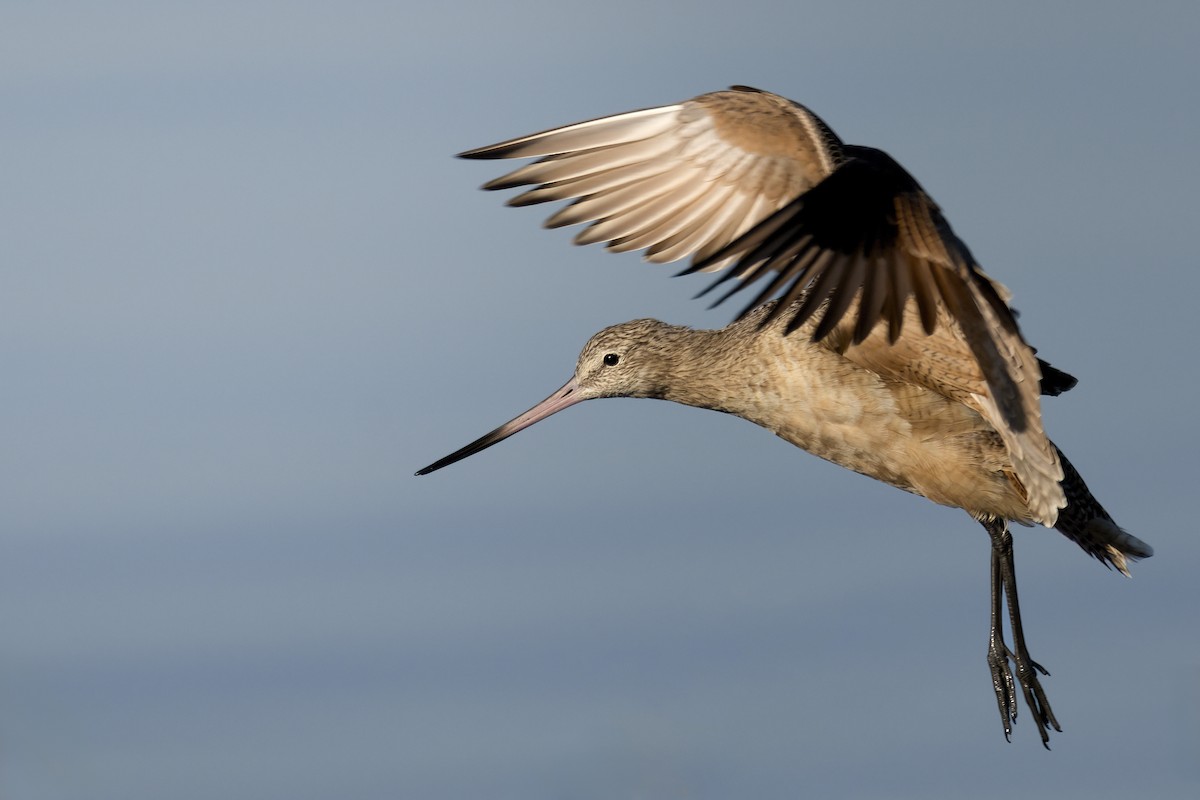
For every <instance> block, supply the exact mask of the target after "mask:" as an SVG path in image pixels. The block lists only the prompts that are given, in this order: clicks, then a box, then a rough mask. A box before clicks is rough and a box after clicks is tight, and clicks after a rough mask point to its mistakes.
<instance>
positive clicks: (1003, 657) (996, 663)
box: [987, 640, 1062, 750]
mask: <svg viewBox="0 0 1200 800" xmlns="http://www.w3.org/2000/svg"><path fill="white" fill-rule="evenodd" d="M987 660H988V668H989V669H990V670H991V673H992V689H993V690H994V691H995V693H996V706H997V707H998V708H999V710H1000V719H1001V722H1002V723H1003V725H1004V738H1005V740H1007V741H1012V726H1013V723H1015V722H1016V721H1017V697H1016V686H1017V685H1019V686H1020V687H1021V693H1022V694H1023V695H1024V697H1025V705H1027V706H1028V707H1029V712H1030V715H1031V716H1032V717H1033V722H1034V724H1035V725H1037V729H1038V735H1039V736H1040V737H1041V739H1042V746H1043V747H1045V748H1046V749H1047V750H1049V749H1050V732H1049V729H1050V728H1053V729H1054V730H1055V731H1057V732H1058V733H1062V728H1061V727H1059V724H1058V720H1057V719H1055V717H1054V711H1053V710H1052V709H1051V708H1050V701H1049V700H1047V699H1046V690H1045V689H1043V688H1042V683H1041V681H1040V680H1039V679H1038V673H1039V672H1040V673H1041V674H1042V675H1045V676H1047V677H1049V675H1050V672H1049V671H1048V670H1047V669H1046V668H1045V667H1043V666H1042V665H1041V664H1039V663H1037V662H1036V661H1034V660H1033V659H1032V658H1030V657H1029V654H1028V653H1026V654H1024V655H1023V656H1022V655H1019V654H1018V653H1014V652H1013V651H1012V650H1010V649H1009V648H1008V646H1007V645H1006V644H1005V643H1004V642H1003V641H995V640H993V641H991V642H989V644H988V656H987ZM1009 661H1011V662H1012V664H1013V666H1015V667H1016V673H1015V675H1014V673H1013V670H1012V669H1010V668H1009Z"/></svg>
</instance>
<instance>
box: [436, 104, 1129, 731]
mask: <svg viewBox="0 0 1200 800" xmlns="http://www.w3.org/2000/svg"><path fill="white" fill-rule="evenodd" d="M460 155H461V156H462V157H464V158H469V159H501V158H534V159H536V160H535V161H533V162H531V163H527V164H525V165H524V166H521V167H520V168H518V169H516V170H514V171H512V172H509V173H508V174H506V175H504V176H502V177H499V178H496V179H495V180H492V181H490V182H489V183H486V184H484V187H483V188H485V189H489V190H497V189H514V188H518V187H528V188H525V189H524V191H523V192H522V193H521V194H518V195H516V196H514V197H512V198H511V199H510V200H509V201H508V204H509V205H513V206H525V205H533V204H538V203H548V202H555V201H571V202H570V203H569V204H567V205H566V206H563V207H561V208H560V209H559V210H558V211H556V212H555V213H554V214H553V215H552V216H551V217H550V218H549V219H548V220H546V225H547V227H552V228H556V227H561V226H566V225H576V224H583V223H588V224H587V227H585V228H583V229H582V230H581V231H580V233H579V234H578V236H576V238H575V242H576V243H578V244H592V243H600V242H603V243H606V247H607V249H609V250H612V251H614V252H624V251H635V250H643V251H644V255H645V258H646V259H647V260H649V261H651V262H656V263H668V262H673V261H678V260H681V259H690V264H689V265H688V266H687V267H686V268H685V269H684V270H683V271H682V272H681V273H679V274H681V275H682V274H688V273H695V272H716V273H719V274H718V276H717V279H716V281H715V282H714V283H712V284H711V285H710V286H709V288H708V289H706V290H705V291H704V292H701V294H704V293H705V292H707V291H709V290H711V289H714V288H717V287H721V288H722V289H724V290H725V291H724V293H723V294H722V295H721V296H720V297H719V299H718V300H717V303H719V302H721V301H723V300H725V299H726V298H728V297H730V296H731V295H734V294H736V293H738V292H740V291H742V290H744V289H746V288H747V287H749V286H751V285H754V284H758V286H757V287H756V288H758V291H757V293H756V294H755V295H754V296H753V299H752V300H751V301H750V302H749V304H748V305H746V307H745V309H744V310H743V311H742V312H741V313H740V314H739V315H738V317H737V319H736V320H735V321H734V322H733V323H731V324H730V325H728V326H727V327H725V328H722V329H720V330H693V329H689V328H684V327H679V326H673V325H668V324H666V323H663V322H659V321H657V320H652V319H641V320H634V321H632V322H625V323H622V324H619V325H614V326H612V327H609V328H606V329H604V330H602V331H600V332H599V333H597V334H596V335H594V336H593V337H592V338H591V339H590V340H589V341H588V342H587V344H586V345H585V346H584V348H583V351H582V353H581V354H580V356H579V360H578V362H577V364H576V367H575V372H574V375H573V376H572V377H571V379H570V380H569V381H567V383H566V384H565V385H564V386H563V387H562V388H560V389H559V390H558V391H556V392H555V393H554V394H552V395H550V396H549V397H548V398H546V399H545V400H544V401H542V402H541V403H539V404H538V405H536V406H534V407H533V408H531V409H529V410H528V411H526V412H525V413H523V414H521V415H520V416H518V417H516V418H515V419H513V420H511V421H510V422H507V423H505V424H504V425H501V426H500V427H499V428H496V429H495V430H494V431H492V432H490V433H488V434H486V435H484V436H483V437H481V438H479V439H477V440H476V441H474V442H472V443H471V444H469V445H467V446H466V447H463V448H462V449H460V450H457V451H455V452H454V453H452V454H450V455H448V456H446V457H445V458H443V459H441V460H439V461H437V462H435V463H433V464H431V465H429V466H428V467H425V468H424V469H422V470H420V471H419V472H418V473H417V474H418V475H425V474H427V473H430V472H433V471H434V470H437V469H441V468H442V467H445V466H447V465H449V464H452V463H454V462H456V461H459V460H461V459H463V458H466V457H467V456H470V455H473V454H475V453H478V452H479V451H481V450H483V449H485V448H487V447H490V446H492V445H493V444H496V443H497V442H499V441H501V440H503V439H505V438H507V437H509V436H511V435H512V434H514V433H516V432H517V431H519V430H522V429H523V428H526V427H528V426H530V425H532V424H534V423H535V422H537V421H539V420H541V419H544V418H546V417H548V416H550V415H551V414H554V413H556V412H558V411H561V410H562V409H564V408H567V407H568V406H572V405H575V404H576V403H579V402H582V401H584V400H590V399H593V398H598V397H650V398H658V399H664V400H672V401H675V402H677V403H685V404H687V405H691V406H698V407H701V408H710V409H714V410H717V411H723V412H727V413H731V414H735V415H737V416H740V417H742V418H744V419H747V420H749V421H750V422H753V423H755V424H757V425H761V426H762V427H764V428H767V429H768V430H771V431H773V432H775V433H776V434H777V435H779V436H780V437H782V438H783V439H785V440H787V441H789V442H791V443H792V444H795V445H796V446H798V447H801V448H803V449H805V450H807V451H808V452H810V453H813V454H814V455H817V456H819V457H821V458H824V459H826V460H828V461H832V462H834V463H835V464H840V465H841V466H843V467H846V468H848V469H852V470H854V471H855V472H859V473H862V474H864V475H868V476H870V477H872V478H875V479H877V480H880V481H883V482H884V483H888V484H891V485H892V486H895V487H898V488H900V489H903V490H905V491H908V492H912V493H914V494H918V495H922V496H924V497H927V498H929V499H930V500H932V501H934V502H935V503H940V504H942V505H946V506H951V507H955V508H961V509H963V510H964V511H966V512H967V513H968V514H970V515H971V516H972V517H973V518H974V519H975V520H976V521H978V522H979V523H980V524H981V525H982V526H983V527H984V529H985V530H986V531H987V533H988V536H989V537H990V540H991V603H990V606H991V629H990V635H989V640H988V651H987V661H988V665H989V669H990V672H991V678H992V688H993V690H994V692H995V697H996V704H997V707H998V709H999V712H1000V717H1001V721H1002V723H1003V728H1004V735H1005V738H1006V739H1010V737H1011V732H1012V724H1013V723H1014V722H1015V721H1016V719H1017V707H1018V701H1017V692H1018V688H1019V691H1020V693H1021V695H1022V696H1023V697H1024V700H1025V703H1026V705H1027V706H1028V707H1029V710H1030V713H1031V716H1032V717H1033V720H1034V722H1035V724H1036V725H1037V729H1038V732H1039V734H1040V736H1041V740H1042V744H1043V745H1045V746H1047V747H1048V742H1049V729H1051V728H1052V729H1054V730H1056V731H1061V730H1062V729H1061V727H1060V726H1059V723H1058V721H1057V720H1056V719H1055V716H1054V712H1053V711H1052V710H1051V708H1050V704H1049V702H1048V701H1047V699H1046V693H1045V691H1044V690H1043V688H1042V685H1041V682H1040V680H1039V673H1040V674H1042V675H1048V674H1049V673H1048V672H1046V670H1045V669H1043V668H1042V667H1041V665H1039V664H1038V663H1037V662H1036V661H1034V660H1033V659H1032V658H1031V657H1030V655H1029V650H1028V647H1027V646H1026V643H1025V637H1024V633H1023V630H1022V626H1021V614H1020V605H1019V601H1018V597H1017V583H1016V573H1015V566H1014V559H1013V548H1012V536H1011V533H1010V532H1009V528H1008V523H1009V522H1016V523H1018V524H1021V525H1034V524H1040V525H1043V526H1045V527H1048V528H1049V527H1052V528H1055V529H1057V530H1058V531H1059V532H1061V533H1063V534H1064V535H1066V536H1067V537H1068V538H1070V539H1071V540H1072V541H1074V542H1075V543H1076V544H1078V545H1079V546H1080V547H1081V548H1083V550H1084V551H1085V552H1086V553H1087V554H1088V555H1090V556H1093V557H1094V558H1096V559H1098V560H1099V561H1100V562H1101V563H1103V564H1105V565H1106V566H1109V567H1113V568H1116V569H1117V570H1119V571H1120V572H1122V573H1124V574H1126V575H1128V574H1129V571H1128V563H1129V561H1130V560H1132V559H1138V558H1146V557H1148V556H1150V555H1152V554H1153V550H1152V549H1151V548H1150V546H1149V545H1147V544H1146V543H1145V542H1142V541H1141V540H1140V539H1138V538H1136V537H1134V536H1133V535H1131V534H1129V533H1127V532H1125V531H1124V530H1123V529H1121V528H1120V527H1119V526H1118V525H1117V524H1116V523H1115V522H1113V520H1112V517H1110V516H1109V514H1108V512H1106V511H1105V510H1104V508H1103V507H1102V506H1101V505H1100V503H1099V502H1098V501H1097V500H1096V498H1095V497H1093V496H1092V493H1091V492H1090V491H1089V490H1088V487H1087V485H1086V484H1085V483H1084V481H1083V479H1082V478H1081V477H1080V476H1079V473H1078V472H1076V471H1075V469H1074V468H1073V467H1072V465H1071V464H1070V462H1069V461H1067V458H1066V456H1064V455H1063V453H1062V451H1061V450H1059V449H1058V448H1057V447H1056V446H1055V445H1054V444H1053V442H1051V441H1050V439H1049V438H1047V436H1046V433H1045V431H1044V430H1043V427H1042V417H1041V408H1040V395H1057V394H1060V393H1061V392H1063V391H1066V390H1068V389H1070V388H1071V387H1073V386H1074V385H1075V382H1076V381H1075V379H1074V378H1073V377H1071V376H1070V375H1068V374H1066V373H1065V372H1062V371H1060V370H1057V369H1055V368H1054V367H1051V366H1050V365H1049V364H1047V363H1046V362H1044V361H1042V360H1040V359H1039V358H1037V356H1036V354H1035V352H1036V351H1035V350H1034V349H1033V348H1032V347H1030V346H1029V345H1028V344H1027V343H1026V341H1025V339H1024V337H1023V336H1022V334H1021V331H1020V328H1019V326H1018V324H1017V319H1016V315H1015V313H1014V312H1013V310H1012V309H1011V307H1010V305H1009V299H1010V293H1009V292H1008V290H1007V289H1006V288H1005V287H1004V286H1003V285H1001V284H1000V283H998V282H997V281H995V280H993V279H992V278H990V277H989V276H988V275H987V274H985V273H984V271H983V270H982V269H981V268H980V266H979V264H978V263H977V262H976V260H975V258H974V257H973V256H972V255H971V251H970V250H969V249H968V248H967V246H966V244H964V243H963V242H962V240H961V239H959V238H958V237H957V236H956V235H955V234H954V231H953V230H952V229H951V228H950V225H949V223H948V222H947V221H946V219H945V217H943V216H942V213H941V210H940V209H939V208H938V206H937V204H936V203H934V201H933V199H932V198H931V197H930V196H929V195H928V194H927V193H926V192H925V190H924V189H922V188H921V186H920V184H918V183H917V181H916V180H915V179H914V178H913V177H912V176H911V175H910V174H909V173H908V172H907V171H906V170H905V169H904V168H903V167H901V166H900V165H899V164H898V163H897V162H896V161H895V160H894V159H892V157H891V156H889V155H887V154H886V153H884V152H883V151H881V150H877V149H874V148H870V147H862V146H858V145H850V144H845V143H843V142H842V140H841V139H840V138H838V136H837V135H836V134H835V133H834V132H833V130H832V129H831V128H830V127H829V126H828V125H826V124H825V123H824V122H823V121H822V120H821V119H820V118H819V117H818V116H817V115H816V114H814V113H813V112H812V111H810V110H809V109H808V108H806V107H804V106H802V105H800V104H799V103H795V102H793V101H791V100H788V99H786V98H784V97H780V96H779V95H775V94H771V93H770V92H764V91H760V90H758V89H753V88H750V87H747V86H734V87H731V88H730V89H728V90H725V91H718V92H712V93H709V94H704V95H700V96H699V97H695V98H693V99H691V100H687V101H685V102H682V103H677V104H674V105H667V106H660V107H657V108H647V109H643V110H640V111H632V112H628V113H624V114H617V115H615V116H609V117H603V118H600V119H594V120H590V121H587V122H580V123H576V124H574V125H567V126H565V127H561V128H555V129H552V130H548V131H544V132H542V133H535V134H532V135H529V136H523V137H520V138H517V139H511V140H509V141H505V142H501V143H499V144H494V145H489V146H487V147H481V148H478V149H475V150H469V151H467V152H465V153H461V154H460ZM717 303H714V304H713V305H716V304H717ZM1005 601H1007V609H1008V616H1009V621H1010V627H1011V633H1012V644H1011V646H1010V645H1009V644H1008V643H1007V642H1006V641H1005V638H1004V634H1003V615H1004V608H1003V606H1004V604H1005ZM1010 662H1011V667H1010Z"/></svg>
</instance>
